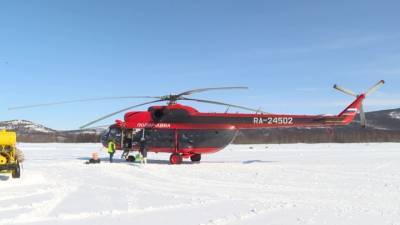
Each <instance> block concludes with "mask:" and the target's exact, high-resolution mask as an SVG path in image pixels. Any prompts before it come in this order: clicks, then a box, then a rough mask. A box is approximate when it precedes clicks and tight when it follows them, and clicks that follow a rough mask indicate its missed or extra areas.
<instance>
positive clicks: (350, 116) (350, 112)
mask: <svg viewBox="0 0 400 225" xmlns="http://www.w3.org/2000/svg"><path fill="white" fill-rule="evenodd" d="M364 99H365V95H364V94H362V95H359V96H358V97H357V99H356V100H355V101H354V102H352V103H351V104H350V105H349V106H348V107H347V108H346V109H345V110H343V112H341V113H340V114H339V115H338V117H342V118H343V123H344V124H345V125H347V124H349V123H351V122H352V121H353V120H354V118H355V117H356V115H357V113H358V112H360V110H361V106H362V102H363V101H364Z"/></svg>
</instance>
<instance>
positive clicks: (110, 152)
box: [108, 140, 115, 163]
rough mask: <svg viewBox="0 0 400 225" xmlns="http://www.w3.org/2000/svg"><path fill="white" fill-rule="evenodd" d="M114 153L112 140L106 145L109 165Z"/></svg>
mask: <svg viewBox="0 0 400 225" xmlns="http://www.w3.org/2000/svg"><path fill="white" fill-rule="evenodd" d="M114 153H115V143H114V140H112V141H110V142H109V143H108V154H110V163H112V162H113V157H114Z"/></svg>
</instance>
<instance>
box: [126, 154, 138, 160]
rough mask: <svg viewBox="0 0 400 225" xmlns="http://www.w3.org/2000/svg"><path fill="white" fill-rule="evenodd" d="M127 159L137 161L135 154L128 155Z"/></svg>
mask: <svg viewBox="0 0 400 225" xmlns="http://www.w3.org/2000/svg"><path fill="white" fill-rule="evenodd" d="M126 161H127V162H135V161H136V159H135V156H133V155H130V156H128V157H127V158H126Z"/></svg>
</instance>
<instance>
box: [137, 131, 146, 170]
mask: <svg viewBox="0 0 400 225" xmlns="http://www.w3.org/2000/svg"><path fill="white" fill-rule="evenodd" d="M139 144H140V146H139V148H140V154H141V155H142V158H141V163H144V164H147V148H146V139H145V138H144V136H143V137H142V138H141V139H140V143H139Z"/></svg>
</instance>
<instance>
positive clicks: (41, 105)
mask: <svg viewBox="0 0 400 225" xmlns="http://www.w3.org/2000/svg"><path fill="white" fill-rule="evenodd" d="M132 98H154V99H159V98H160V97H154V96H122V97H104V98H84V99H77V100H70V101H60V102H50V103H42V104H34V105H24V106H16V107H10V108H8V110H19V109H29V108H38V107H46V106H54V105H64V104H71V103H78V102H95V101H103V100H116V99H132Z"/></svg>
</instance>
